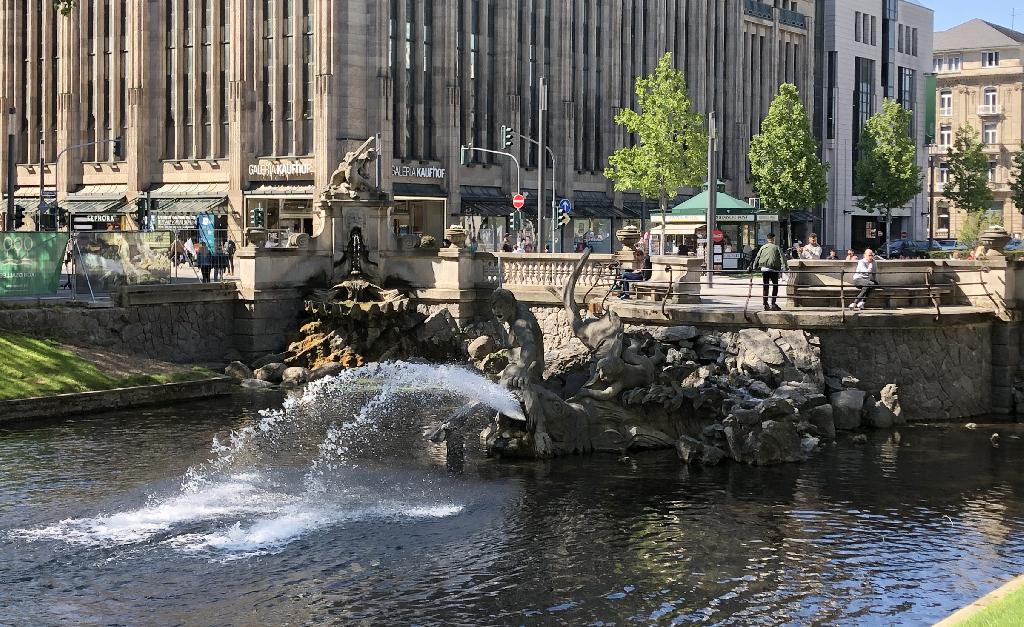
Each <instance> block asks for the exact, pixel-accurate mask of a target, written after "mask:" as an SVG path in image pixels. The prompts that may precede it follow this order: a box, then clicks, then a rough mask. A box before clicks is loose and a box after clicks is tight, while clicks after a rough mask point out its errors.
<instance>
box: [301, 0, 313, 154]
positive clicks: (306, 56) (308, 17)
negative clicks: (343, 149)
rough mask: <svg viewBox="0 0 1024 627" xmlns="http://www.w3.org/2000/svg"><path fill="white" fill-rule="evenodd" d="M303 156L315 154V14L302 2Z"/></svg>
mask: <svg viewBox="0 0 1024 627" xmlns="http://www.w3.org/2000/svg"><path fill="white" fill-rule="evenodd" d="M302 23H303V27H302V151H301V152H302V154H304V155H311V154H313V13H312V12H311V8H310V2H309V0H302Z"/></svg>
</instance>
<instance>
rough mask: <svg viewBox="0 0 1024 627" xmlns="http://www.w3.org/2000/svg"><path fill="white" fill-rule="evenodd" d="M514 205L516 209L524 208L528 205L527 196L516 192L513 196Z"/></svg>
mask: <svg viewBox="0 0 1024 627" xmlns="http://www.w3.org/2000/svg"><path fill="white" fill-rule="evenodd" d="M512 206H513V207H515V208H516V209H522V208H523V207H525V206H526V196H523V195H522V194H516V195H515V196H513V197H512Z"/></svg>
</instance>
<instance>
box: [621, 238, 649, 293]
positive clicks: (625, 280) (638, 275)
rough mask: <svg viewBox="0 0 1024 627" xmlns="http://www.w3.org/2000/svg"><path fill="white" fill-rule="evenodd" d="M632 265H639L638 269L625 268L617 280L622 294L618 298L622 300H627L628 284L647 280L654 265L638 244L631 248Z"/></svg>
mask: <svg viewBox="0 0 1024 627" xmlns="http://www.w3.org/2000/svg"><path fill="white" fill-rule="evenodd" d="M633 262H634V263H633V267H634V268H636V267H638V266H639V267H640V270H639V271H638V270H635V269H634V270H626V271H625V272H623V273H622V280H620V281H619V285H621V286H622V294H620V295H619V298H621V299H622V300H629V284H630V283H636V282H637V281H647V280H649V279H650V278H651V274H652V273H653V271H654V265H653V264H652V263H651V256H650V255H648V254H646V253H644V250H643V248H641V247H640V245H639V244H638V245H637V247H636V248H634V249H633Z"/></svg>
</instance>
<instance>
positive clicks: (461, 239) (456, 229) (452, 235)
mask: <svg viewBox="0 0 1024 627" xmlns="http://www.w3.org/2000/svg"><path fill="white" fill-rule="evenodd" d="M444 237H445V239H447V240H448V241H449V242H451V246H449V247H448V248H465V247H466V229H465V228H463V227H462V226H461V225H459V224H453V225H451V226H450V227H448V228H447V229H445V230H444Z"/></svg>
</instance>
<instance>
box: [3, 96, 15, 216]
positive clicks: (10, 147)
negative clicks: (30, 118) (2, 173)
mask: <svg viewBox="0 0 1024 627" xmlns="http://www.w3.org/2000/svg"><path fill="white" fill-rule="evenodd" d="M17 120H18V110H17V109H15V108H14V107H11V108H10V109H8V110H7V217H6V218H5V219H4V224H3V227H4V230H11V231H13V230H14V176H15V172H16V171H17V168H15V167H14V126H15V123H16V122H17Z"/></svg>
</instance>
